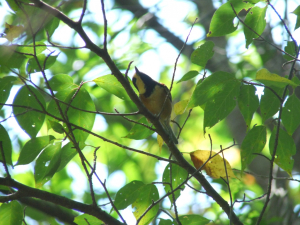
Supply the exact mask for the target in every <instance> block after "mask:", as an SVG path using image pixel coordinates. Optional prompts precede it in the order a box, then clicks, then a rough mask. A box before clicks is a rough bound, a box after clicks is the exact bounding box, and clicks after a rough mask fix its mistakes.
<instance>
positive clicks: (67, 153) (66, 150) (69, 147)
mask: <svg viewBox="0 0 300 225" xmlns="http://www.w3.org/2000/svg"><path fill="white" fill-rule="evenodd" d="M79 147H80V149H83V148H84V147H83V146H79ZM76 154H77V151H76V149H75V148H74V147H73V144H72V143H71V142H69V143H68V144H66V145H65V146H64V147H62V149H61V161H60V165H59V167H58V169H57V171H60V170H62V169H63V168H64V167H65V166H66V165H67V164H68V163H69V162H70V161H71V160H72V159H73V157H74V156H75V155H76Z"/></svg>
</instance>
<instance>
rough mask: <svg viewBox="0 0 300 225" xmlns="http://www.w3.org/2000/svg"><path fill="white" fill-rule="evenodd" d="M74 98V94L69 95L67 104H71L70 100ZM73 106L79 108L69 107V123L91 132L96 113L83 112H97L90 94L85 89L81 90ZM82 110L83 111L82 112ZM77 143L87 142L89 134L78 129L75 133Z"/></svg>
mask: <svg viewBox="0 0 300 225" xmlns="http://www.w3.org/2000/svg"><path fill="white" fill-rule="evenodd" d="M71 98H73V94H72V93H71V94H69V96H68V97H67V99H66V102H69V101H70V99H71ZM71 105H72V106H74V107H76V108H78V109H75V108H72V107H69V109H68V118H69V121H70V122H71V123H73V124H76V125H77V126H80V127H82V128H84V129H86V130H89V131H91V130H92V128H93V125H94V121H95V113H90V112H85V111H82V110H87V111H95V104H94V102H93V100H92V98H91V96H90V95H89V93H88V92H87V91H86V90H85V89H84V88H81V89H80V90H79V92H78V93H77V95H76V96H75V98H74V99H73V101H72V103H71ZM81 109H82V110H81ZM73 133H74V135H75V138H76V141H79V142H83V143H84V142H85V140H86V139H87V137H88V136H89V133H87V132H85V131H83V130H79V129H76V130H74V131H73Z"/></svg>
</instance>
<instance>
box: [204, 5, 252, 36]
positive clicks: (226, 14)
mask: <svg viewBox="0 0 300 225" xmlns="http://www.w3.org/2000/svg"><path fill="white" fill-rule="evenodd" d="M231 5H232V6H233V7H234V9H235V11H236V13H237V14H238V13H239V12H240V11H242V10H243V9H245V10H248V9H249V8H251V7H252V6H253V4H252V3H249V2H244V1H241V0H231V1H229V2H226V3H225V4H223V5H221V7H219V8H218V9H217V10H216V12H215V13H214V15H213V17H212V19H211V22H210V27H209V32H208V34H207V37H219V36H223V35H226V34H230V33H232V32H233V31H235V30H236V29H237V27H235V26H234V24H233V19H234V18H235V17H236V15H235V13H234V11H233V9H232V6H231Z"/></svg>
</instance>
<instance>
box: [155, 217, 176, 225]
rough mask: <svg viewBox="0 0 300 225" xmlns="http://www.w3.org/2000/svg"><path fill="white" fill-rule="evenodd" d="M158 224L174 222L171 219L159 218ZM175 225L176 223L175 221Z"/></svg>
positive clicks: (171, 223)
mask: <svg viewBox="0 0 300 225" xmlns="http://www.w3.org/2000/svg"><path fill="white" fill-rule="evenodd" d="M158 225H174V222H173V221H171V220H165V219H162V218H159V224H158ZM176 225H177V223H176Z"/></svg>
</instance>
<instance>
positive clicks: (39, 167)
mask: <svg viewBox="0 0 300 225" xmlns="http://www.w3.org/2000/svg"><path fill="white" fill-rule="evenodd" d="M60 162H61V143H55V144H52V145H49V146H48V147H47V148H46V149H45V150H44V151H43V152H42V153H41V154H40V155H39V157H38V158H37V160H36V164H35V167H34V179H35V185H36V187H37V188H40V187H41V186H43V184H45V183H46V182H47V181H49V180H50V179H51V177H52V176H53V175H54V174H55V172H56V171H57V169H58V167H59V165H60Z"/></svg>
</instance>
